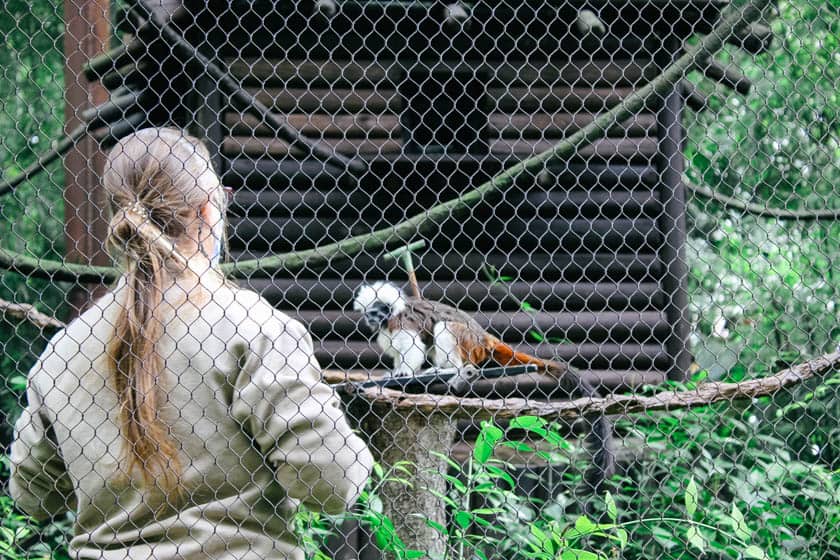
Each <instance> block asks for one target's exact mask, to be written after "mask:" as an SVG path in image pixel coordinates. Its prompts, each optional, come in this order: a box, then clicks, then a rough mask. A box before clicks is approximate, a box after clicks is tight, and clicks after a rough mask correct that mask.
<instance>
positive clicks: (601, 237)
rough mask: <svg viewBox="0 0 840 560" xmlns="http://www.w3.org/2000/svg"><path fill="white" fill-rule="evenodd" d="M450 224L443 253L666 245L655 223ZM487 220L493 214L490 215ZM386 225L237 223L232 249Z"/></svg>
mask: <svg viewBox="0 0 840 560" xmlns="http://www.w3.org/2000/svg"><path fill="white" fill-rule="evenodd" d="M482 214H483V213H482V212H478V213H476V214H475V215H474V217H473V218H460V219H450V220H446V221H444V222H442V223H441V224H439V226H438V228H439V229H438V233H439V235H438V236H436V238H435V239H432V240H431V242H432V245H433V246H439V247H440V248H441V250H447V249H448V250H450V251H469V250H470V249H471V248H473V247H481V248H482V249H484V250H496V251H505V252H518V251H523V252H528V251H534V250H537V251H539V250H543V251H568V252H573V251H589V252H598V251H611V252H615V253H632V252H652V251H654V250H655V248H656V247H657V246H658V244H659V243H660V242H661V239H662V237H661V235H660V233H659V231H658V230H657V229H656V224H655V223H654V222H653V221H652V220H650V219H637V220H626V219H618V220H602V219H595V220H572V221H566V220H563V219H555V220H550V221H549V220H540V219H533V220H531V221H524V220H522V219H517V218H513V217H511V218H507V217H504V216H491V217H489V218H484V216H482ZM485 215H487V214H485ZM384 225H385V224H384V223H374V224H366V223H364V222H361V221H359V220H358V218H357V219H355V220H352V219H347V220H338V219H335V220H330V221H323V220H318V219H295V218H291V219H290V218H255V217H253V218H252V217H246V218H233V219H232V220H231V223H230V236H229V237H230V245H231V247H233V248H234V249H248V250H250V251H255V250H271V251H273V252H286V251H299V250H304V249H309V248H312V247H315V246H317V245H323V244H326V243H333V242H337V241H341V240H342V239H346V238H348V237H352V236H355V235H362V234H364V233H367V232H369V231H371V228H376V227H383V226H384Z"/></svg>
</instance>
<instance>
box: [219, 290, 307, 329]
mask: <svg viewBox="0 0 840 560" xmlns="http://www.w3.org/2000/svg"><path fill="white" fill-rule="evenodd" d="M223 292H226V293H224V294H223V299H226V300H227V302H226V303H227V304H226V305H224V303H223V302H221V301H218V303H222V304H223V309H224V313H225V317H226V318H227V320H228V321H229V322H230V323H231V324H233V325H236V327H237V330H238V331H239V332H240V334H242V335H244V336H246V337H247V336H248V335H249V334H250V335H256V334H258V333H260V334H263V335H267V336H269V337H271V338H275V337H277V336H280V335H281V334H283V333H287V334H292V335H297V336H305V335H306V329H305V328H304V326H303V325H302V324H301V323H300V321H297V320H296V319H292V318H291V317H289V316H288V315H286V314H285V313H283V312H282V311H279V310H278V309H275V308H274V307H273V306H272V305H271V304H270V303H268V301H266V299H265V298H264V297H262V296H261V295H259V294H258V293H257V292H254V291H252V290H248V289H245V288H237V287H235V286H228V287H225V288H224V289H223ZM214 299H216V300H218V299H219V298H216V297H214Z"/></svg>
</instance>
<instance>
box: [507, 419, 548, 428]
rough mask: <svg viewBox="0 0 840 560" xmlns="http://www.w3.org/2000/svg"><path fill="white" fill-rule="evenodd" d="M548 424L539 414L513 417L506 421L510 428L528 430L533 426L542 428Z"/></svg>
mask: <svg viewBox="0 0 840 560" xmlns="http://www.w3.org/2000/svg"><path fill="white" fill-rule="evenodd" d="M546 424H548V422H546V421H545V420H543V419H542V418H540V417H539V416H519V417H518V418H514V419H513V420H511V421H510V422H509V423H508V426H509V427H510V428H519V429H522V430H530V429H533V428H535V427H539V428H542V427H543V426H545V425H546Z"/></svg>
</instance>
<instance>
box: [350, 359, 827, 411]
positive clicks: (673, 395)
mask: <svg viewBox="0 0 840 560" xmlns="http://www.w3.org/2000/svg"><path fill="white" fill-rule="evenodd" d="M838 368H840V352H835V353H833V354H826V355H824V356H820V357H819V358H814V359H813V360H810V361H808V362H805V363H802V364H798V365H795V366H793V367H790V368H787V369H784V370H782V371H780V372H778V373H776V374H774V375H771V376H768V377H760V378H757V379H750V380H747V381H740V382H738V383H723V382H710V383H701V384H699V385H697V387H696V388H694V389H692V390H690V391H663V392H661V393H658V394H656V395H652V396H649V397H648V396H637V395H611V396H609V397H605V398H597V399H596V398H582V399H575V400H572V401H550V402H545V401H534V400H529V399H521V398H509V399H503V400H489V399H478V398H459V397H454V396H449V395H429V394H407V393H403V392H401V391H395V390H392V389H382V388H371V389H363V390H361V391H359V392H358V393H357V395H361V396H364V397H365V398H366V399H368V400H369V401H370V402H371V403H372V404H373V405H375V406H381V407H387V408H415V409H419V410H420V411H426V412H431V411H436V412H444V413H447V414H451V415H452V416H453V417H457V418H470V419H479V418H481V419H487V418H513V417H516V416H525V415H527V416H539V417H541V418H547V419H561V418H577V417H580V416H588V415H592V414H595V415H597V414H630V413H638V412H653V411H658V410H678V409H685V408H696V407H699V406H708V405H710V404H714V403H716V402H720V401H734V400H741V399H755V398H758V397H765V396H769V395H773V394H775V393H777V392H778V391H780V390H781V389H785V388H788V387H794V386H796V385H798V384H800V383H802V382H803V381H805V380H807V379H810V378H812V377H814V376H822V375H824V374H826V373H829V372H831V371H835V370H837V369H838Z"/></svg>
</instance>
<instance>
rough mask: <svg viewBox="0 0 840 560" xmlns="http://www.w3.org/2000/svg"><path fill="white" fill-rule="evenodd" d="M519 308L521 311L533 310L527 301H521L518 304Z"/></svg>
mask: <svg viewBox="0 0 840 560" xmlns="http://www.w3.org/2000/svg"><path fill="white" fill-rule="evenodd" d="M520 307H521V308H522V310H523V311H533V310H534V306H533V305H531V304H530V303H528V302H527V301H523V302H522V303H521V304H520Z"/></svg>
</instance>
